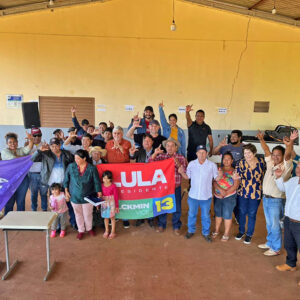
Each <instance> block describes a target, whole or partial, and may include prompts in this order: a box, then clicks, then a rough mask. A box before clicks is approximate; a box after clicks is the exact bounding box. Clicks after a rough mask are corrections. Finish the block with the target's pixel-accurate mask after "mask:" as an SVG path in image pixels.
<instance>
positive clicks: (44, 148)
mask: <svg viewBox="0 0 300 300" xmlns="http://www.w3.org/2000/svg"><path fill="white" fill-rule="evenodd" d="M47 150H49V145H48V144H47V143H46V142H43V143H42V145H41V147H40V151H47Z"/></svg>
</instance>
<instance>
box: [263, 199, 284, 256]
mask: <svg viewBox="0 0 300 300" xmlns="http://www.w3.org/2000/svg"><path fill="white" fill-rule="evenodd" d="M263 204H264V213H265V218H266V227H267V233H268V234H267V245H268V246H269V247H270V248H271V249H272V250H273V251H279V250H280V249H281V243H282V236H281V228H280V223H279V221H280V215H281V213H282V199H281V198H266V197H264V198H263Z"/></svg>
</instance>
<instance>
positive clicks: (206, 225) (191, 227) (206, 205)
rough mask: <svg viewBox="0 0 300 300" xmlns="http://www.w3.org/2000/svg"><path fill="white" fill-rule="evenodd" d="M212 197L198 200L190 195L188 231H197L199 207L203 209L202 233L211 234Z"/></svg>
mask: <svg viewBox="0 0 300 300" xmlns="http://www.w3.org/2000/svg"><path fill="white" fill-rule="evenodd" d="M211 199H212V198H209V199H208V200H197V199H193V198H191V197H188V205H189V212H188V232H190V233H195V231H196V222H197V215H198V209H199V207H200V209H201V225H202V234H203V235H209V233H210V214H209V211H210V205H211Z"/></svg>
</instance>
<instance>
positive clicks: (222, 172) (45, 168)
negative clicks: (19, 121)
mask: <svg viewBox="0 0 300 300" xmlns="http://www.w3.org/2000/svg"><path fill="white" fill-rule="evenodd" d="M192 107H193V106H192V105H187V106H186V121H187V128H188V139H187V140H188V143H187V146H186V137H185V133H184V130H183V129H182V128H180V127H179V126H178V125H177V115H176V114H174V113H172V114H170V115H169V116H168V119H167V118H166V116H165V112H164V104H163V102H162V103H160V104H159V115H160V122H159V121H158V120H157V119H155V115H154V110H153V107H152V106H146V107H145V109H144V113H143V116H142V117H139V116H138V114H137V115H135V116H134V117H133V118H132V120H131V122H130V124H129V127H128V130H127V133H126V137H127V138H128V139H125V138H124V132H123V129H122V127H120V126H116V127H115V126H114V124H113V123H112V122H109V126H108V125H107V124H106V123H105V122H100V123H99V126H98V128H95V126H93V125H91V124H89V121H88V120H86V119H84V120H82V122H81V125H80V124H79V122H78V120H77V117H76V108H75V107H72V109H71V114H72V122H73V125H74V126H73V127H71V128H69V130H68V136H67V137H64V133H63V131H62V130H61V129H56V130H55V131H54V132H53V135H54V137H53V138H51V140H50V141H49V144H48V143H42V142H41V138H42V132H41V130H40V128H32V129H31V133H27V142H26V144H25V145H24V146H23V147H18V137H17V135H16V134H15V133H8V134H7V135H6V136H5V138H6V143H7V148H5V149H3V150H2V151H1V158H2V160H10V159H14V158H17V157H21V156H26V155H29V154H32V161H33V165H32V167H31V169H30V171H29V173H28V175H26V176H25V178H24V180H23V181H22V183H21V184H20V186H19V188H18V189H17V190H16V192H15V193H14V195H13V196H12V197H11V199H10V200H9V201H8V202H7V204H6V206H5V214H7V213H8V212H9V211H11V210H13V207H14V204H15V202H16V204H17V210H25V196H26V192H27V190H28V187H29V188H30V191H31V209H32V210H33V211H35V210H37V207H38V204H37V199H38V193H40V197H41V208H42V210H44V211H46V210H47V209H48V207H50V209H51V210H53V211H56V212H57V213H58V216H59V217H58V218H57V221H56V222H55V223H54V224H53V225H52V232H51V236H52V237H55V236H56V232H57V226H58V227H59V229H60V236H61V237H64V236H65V234H66V218H67V212H68V214H69V218H70V224H71V226H72V227H73V228H75V229H76V230H78V234H77V238H78V239H79V240H81V239H82V238H83V236H84V233H85V232H88V233H89V234H90V235H92V236H94V235H95V232H94V230H93V215H95V214H94V211H93V206H92V204H90V203H88V202H86V201H85V200H84V198H85V197H86V196H90V195H91V194H94V195H96V196H98V197H104V198H105V197H106V198H105V199H106V200H107V201H106V205H104V206H103V208H102V209H101V214H102V217H103V218H104V227H105V232H104V234H103V237H104V238H109V239H112V238H115V236H116V230H115V228H116V226H115V222H116V219H115V214H116V213H118V212H119V205H118V198H119V196H118V192H117V188H116V186H115V185H114V184H113V177H112V173H111V172H110V171H106V172H104V173H103V176H102V177H103V178H101V180H100V178H99V175H98V172H97V169H96V167H95V166H96V165H98V164H102V163H109V164H112V163H119V164H120V163H135V162H139V163H141V162H142V163H151V162H153V161H160V160H165V159H169V158H172V159H173V160H174V168H175V187H174V188H175V200H176V212H174V213H173V215H172V225H173V230H174V233H175V234H176V235H180V234H181V231H180V230H181V225H182V223H181V200H182V199H181V198H182V191H181V184H182V180H183V179H185V180H189V191H188V200H187V202H188V206H189V211H188V231H187V232H186V234H185V238H187V239H190V238H191V237H192V236H193V235H194V234H195V231H196V222H197V215H198V210H199V207H200V209H201V224H202V235H203V237H204V239H205V240H206V241H207V242H212V240H213V239H216V238H217V237H218V236H219V235H221V241H222V242H227V241H228V240H229V238H230V231H231V226H232V219H233V217H232V216H233V214H234V217H235V219H236V221H237V222H238V224H239V232H238V234H237V235H236V236H235V239H236V240H242V239H243V240H244V243H245V244H250V243H251V239H252V236H253V234H254V231H255V223H256V215H257V210H258V207H259V205H260V202H261V200H263V207H264V214H265V219H266V228H267V237H266V243H264V244H261V245H258V247H259V248H261V249H264V250H266V251H265V252H264V254H265V255H266V256H274V255H278V254H280V250H281V247H282V232H281V227H280V221H281V219H283V217H284V246H285V249H286V251H287V259H286V264H284V265H280V266H277V269H278V270H280V271H287V270H290V271H293V270H294V269H295V266H296V261H297V252H298V251H299V249H300V198H299V197H300V190H299V186H300V181H299V180H300V163H299V162H298V164H297V166H296V169H295V172H296V174H295V175H296V176H295V177H292V178H291V174H292V172H293V157H295V155H296V154H295V152H294V150H293V144H294V141H295V140H296V139H297V138H298V132H297V131H294V132H292V133H291V135H290V136H289V137H285V138H284V140H283V142H284V144H285V146H286V147H285V148H284V147H282V146H276V147H274V148H273V149H272V150H270V149H269V147H268V145H267V144H266V142H265V141H264V134H263V133H261V132H258V134H257V138H258V139H259V141H260V143H261V146H262V149H263V150H264V153H265V156H264V159H263V158H261V157H259V156H257V149H256V147H255V146H254V145H253V144H243V143H242V131H241V130H233V131H232V132H231V135H230V138H229V143H227V138H224V140H222V141H221V142H220V143H219V145H218V146H216V147H214V143H213V138H212V131H211V128H210V126H209V125H207V124H206V123H205V122H204V119H205V112H204V111H203V110H197V111H196V114H195V120H194V121H193V119H192V117H191V112H192V111H193V108H192ZM129 140H132V143H131V142H130V141H129ZM207 146H209V148H208V147H207ZM212 155H221V156H222V159H221V164H220V166H217V165H216V164H215V163H214V162H212V161H210V160H209V157H210V156H212ZM101 181H102V182H101ZM48 193H49V194H50V197H49V204H48ZM212 201H213V202H214V217H215V226H214V230H213V231H212V232H211V203H212ZM284 204H285V205H284ZM284 206H285V208H284ZM98 215H99V214H98ZM247 218H248V223H247V222H246V219H247ZM109 219H110V220H111V231H110V226H109ZM222 220H224V228H225V230H224V233H223V234H221V232H220V230H221V224H222ZM156 222H157V226H156V231H157V232H163V231H164V230H165V229H166V226H167V215H166V214H162V215H160V216H158V217H157V220H155V219H153V218H151V219H148V224H149V226H151V227H154V226H155V223H156ZM142 223H144V220H136V223H135V224H136V226H139V225H141V224H142ZM246 223H247V228H246ZM123 226H124V228H128V227H129V226H130V223H129V221H128V220H123Z"/></svg>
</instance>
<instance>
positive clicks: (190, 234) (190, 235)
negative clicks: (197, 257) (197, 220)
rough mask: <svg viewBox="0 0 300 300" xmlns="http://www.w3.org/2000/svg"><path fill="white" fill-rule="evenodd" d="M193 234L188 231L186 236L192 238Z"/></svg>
mask: <svg viewBox="0 0 300 300" xmlns="http://www.w3.org/2000/svg"><path fill="white" fill-rule="evenodd" d="M193 235H194V234H193V233H191V232H187V233H186V235H185V238H186V239H190V238H191V237H192V236H193Z"/></svg>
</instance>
